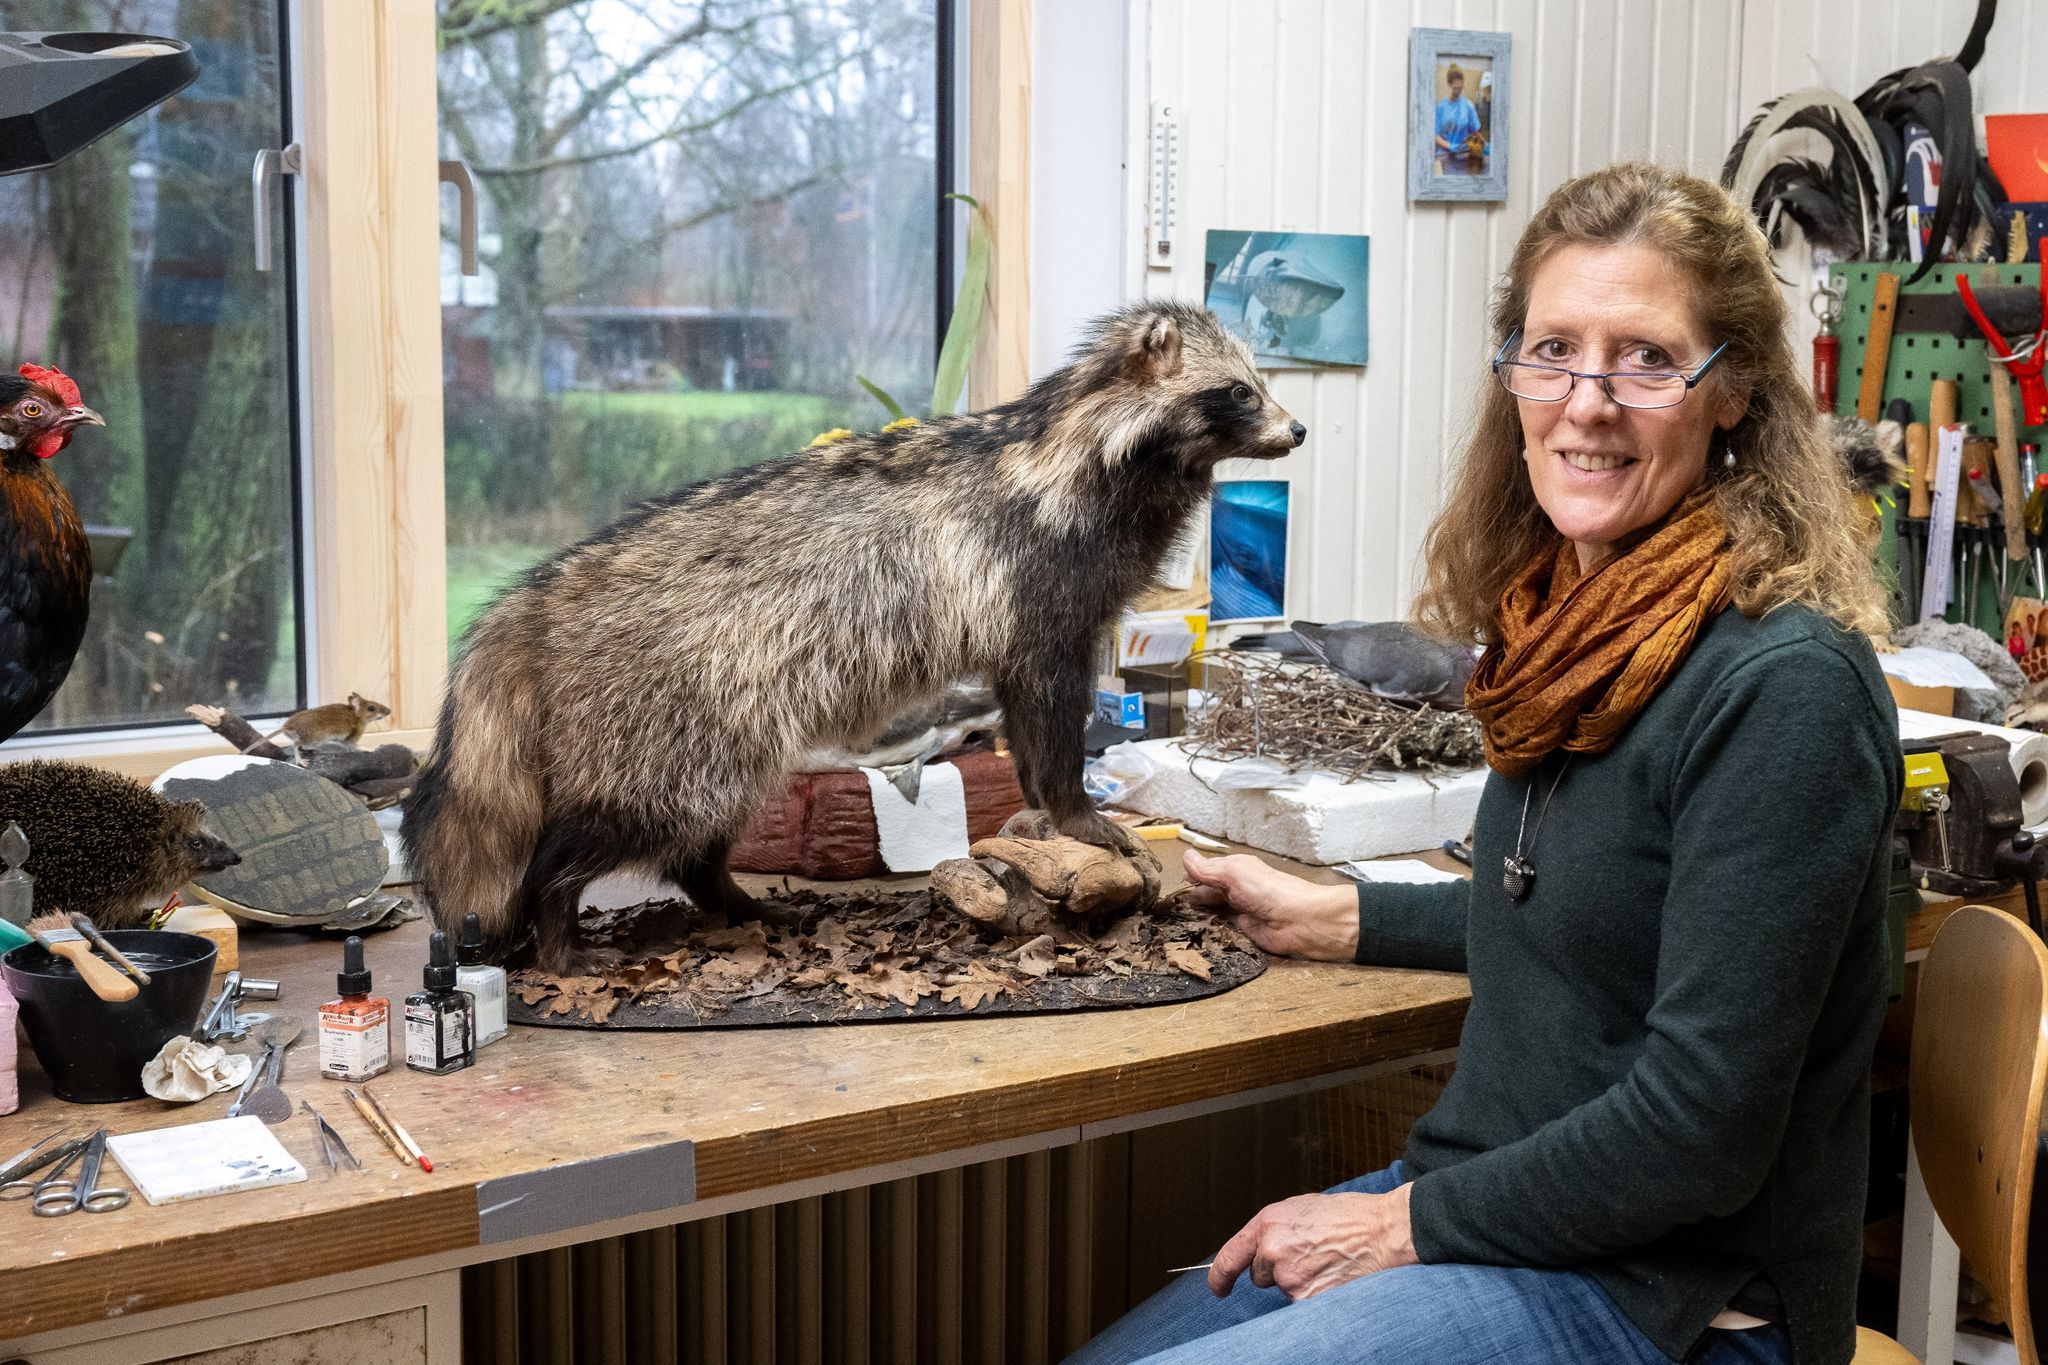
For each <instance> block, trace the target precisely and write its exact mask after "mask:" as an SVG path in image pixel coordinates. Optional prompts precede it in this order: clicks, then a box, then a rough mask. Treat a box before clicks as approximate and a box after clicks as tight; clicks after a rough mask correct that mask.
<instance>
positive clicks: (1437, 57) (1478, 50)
mask: <svg viewBox="0 0 2048 1365" xmlns="http://www.w3.org/2000/svg"><path fill="white" fill-rule="evenodd" d="M1508 46H1509V38H1508V35H1507V34H1505V33H1478V32H1471V31H1467V30H1463V29H1453V28H1418V29H1414V30H1412V31H1411V32H1410V33H1409V35H1408V197H1409V198H1410V199H1479V200H1486V199H1494V200H1500V199H1506V198H1507V197H1508V122H1509V120H1508V110H1509V105H1508V99H1509V92H1510V87H1509V85H1508Z"/></svg>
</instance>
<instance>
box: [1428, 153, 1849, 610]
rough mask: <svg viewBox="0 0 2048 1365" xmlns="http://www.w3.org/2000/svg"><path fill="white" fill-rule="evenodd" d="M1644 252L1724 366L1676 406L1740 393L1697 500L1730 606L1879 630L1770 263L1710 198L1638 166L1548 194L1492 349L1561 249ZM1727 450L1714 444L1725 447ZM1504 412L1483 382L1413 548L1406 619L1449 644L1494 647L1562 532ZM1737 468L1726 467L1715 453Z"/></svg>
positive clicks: (1498, 313) (1503, 295)
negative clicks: (1513, 593)
mask: <svg viewBox="0 0 2048 1365" xmlns="http://www.w3.org/2000/svg"><path fill="white" fill-rule="evenodd" d="M1618 245H1642V246H1647V247H1652V248H1654V249H1656V250H1657V251H1659V252H1661V253H1663V255H1664V257H1665V258H1666V259H1667V260H1669V261H1670V262H1671V265H1672V268H1673V273H1674V275H1676V276H1677V277H1678V279H1679V283H1680V284H1681V285H1682V287H1684V288H1685V290H1686V292H1687V294H1688V296H1689V297H1690V300H1691V303H1692V306H1693V308H1694V310H1695V314H1696V316H1697V318H1698V320H1699V322H1700V324H1701V326H1702V328H1703V329H1704V331H1705V333H1706V335H1707V336H1708V338H1709V339H1710V340H1711V342H1712V343H1713V344H1717V345H1718V344H1721V343H1726V349H1725V350H1724V351H1722V353H1721V359H1720V361H1719V362H1718V363H1717V364H1716V365H1715V366H1714V369H1713V370H1712V371H1710V372H1709V373H1708V375H1707V378H1706V381H1705V382H1704V383H1703V384H1702V386H1701V389H1700V391H1699V392H1698V393H1697V394H1695V395H1694V396H1693V398H1692V399H1690V400H1688V401H1698V399H1700V398H1707V399H1709V400H1712V399H1713V398H1716V397H1719V396H1724V395H1726V394H1729V393H1735V394H1742V393H1747V394H1748V406H1747V408H1746V410H1745V411H1744V412H1743V415H1742V418H1741V420H1740V421H1739V422H1737V423H1736V425H1735V427H1734V428H1733V429H1732V430H1730V431H1728V432H1725V433H1724V432H1720V431H1718V430H1717V431H1716V434H1715V439H1714V441H1713V443H1712V448H1711V449H1710V450H1709V452H1708V455H1707V462H1706V476H1707V485H1708V487H1709V488H1710V489H1711V490H1712V492H1713V495H1714V500H1715V502H1716V503H1717V504H1718V505H1719V507H1720V510H1721V515H1722V517H1723V518H1724V519H1725V520H1726V522H1727V523H1728V531H1729V535H1730V537H1731V540H1732V548H1731V554H1732V556H1733V560H1734V571H1735V578H1734V582H1735V605H1736V606H1737V607H1738V608H1740V609H1741V610H1742V611H1743V612H1744V613H1745V614H1746V615H1749V616H1761V615H1763V614H1764V613H1765V612H1768V611H1770V610H1772V609H1774V608H1777V607H1782V606H1787V605H1790V604H1792V603H1799V604H1802V605H1804V606H1808V607H1811V608H1812V609H1813V610H1815V611H1817V612H1819V613H1821V614H1822V615H1823V616H1827V617H1829V618H1830V619H1832V620H1834V621H1837V622H1839V623H1840V624H1842V625H1843V626H1845V627H1848V628H1849V629H1851V630H1863V631H1869V632H1873V633H1875V632H1879V631H1882V630H1884V629H1885V626H1886V624H1887V621H1886V613H1885V590H1884V587H1883V585H1882V584H1881V583H1880V581H1879V579H1878V576H1877V573H1876V571H1875V569H1874V568H1873V566H1872V562H1871V555H1870V542H1869V538H1868V533H1867V530H1866V525H1867V521H1866V518H1867V515H1868V514H1867V511H1866V510H1865V509H1863V508H1862V507H1861V506H1859V503H1858V499H1857V498H1856V496H1855V494H1854V492H1853V490H1852V489H1851V487H1850V483H1849V478H1848V474H1847V472H1846V471H1845V470H1844V468H1843V467H1842V463H1841V461H1840V459H1839V458H1838V457H1837V456H1836V455H1835V453H1834V451H1833V449H1832V448H1831V446H1830V444H1829V442H1828V439H1827V437H1826V435H1825V433H1824V432H1823V429H1822V426H1821V424H1820V423H1819V422H1818V421H1817V420H1816V419H1815V414H1814V406H1813V394H1812V392H1811V391H1810V390H1809V389H1808V388H1807V387H1806V383H1805V379H1804V377H1803V376H1802V374H1801V372H1800V368H1799V364H1798V361H1797V360H1796V359H1795V358H1794V356H1793V352H1792V345H1791V340H1790V336H1789V334H1788V330H1787V327H1786V321H1787V313H1786V307H1785V301H1784V298H1783V296H1782V295H1781V294H1780V293H1779V292H1778V285H1777V281H1776V279H1775V277H1774V275H1773V272H1772V269H1771V255H1770V248H1769V246H1768V245H1767V244H1766V243H1765V241H1764V235H1763V232H1762V231H1761V230H1760V229H1759V228H1758V227H1757V224H1756V221H1755V220H1754V219H1753V218H1751V217H1750V215H1749V213H1748V211H1747V210H1746V209H1744V208H1743V207H1742V206H1741V205H1740V204H1738V203H1736V202H1735V201H1734V200H1733V199H1731V198H1730V197H1729V196H1728V194H1727V193H1726V192H1725V191H1724V190H1722V189H1721V187H1720V186H1718V185H1715V184H1712V183H1710V182H1708V181H1705V180H1701V179H1699V178H1698V177H1697V176H1691V175H1687V174H1685V173H1683V172H1681V171H1674V170H1668V169H1666V168H1664V167H1661V166H1656V165H1652V164H1650V163H1648V162H1623V163H1620V164H1618V165H1613V166H1609V167H1607V168H1606V169H1604V170H1598V171H1594V172H1592V173H1591V174H1588V175H1582V176H1580V177H1578V178H1577V179H1575V180H1570V181H1567V182H1566V183H1565V184H1563V185H1561V186H1559V187H1558V188H1557V190H1556V191H1554V192H1553V193H1552V194H1551V196H1550V197H1549V198H1548V199H1547V200H1545V201H1544V203H1543V207H1542V208H1540V209H1538V210H1537V212H1536V216H1535V217H1533V218H1531V219H1530V220H1529V225H1528V226H1527V227H1526V228H1524V229H1523V230H1522V237H1521V240H1520V241H1519V242H1518V243H1516V245H1515V254H1514V259H1513V260H1511V261H1510V262H1509V264H1508V272H1507V277H1506V278H1505V279H1504V280H1502V281H1501V284H1500V287H1499V288H1498V289H1497V290H1496V291H1495V295H1494V304H1493V335H1492V339H1491V341H1490V343H1489V345H1490V346H1491V347H1492V348H1493V349H1495V350H1497V349H1498V348H1499V347H1500V346H1501V344H1502V343H1503V342H1504V341H1505V340H1506V338H1507V336H1508V334H1509V333H1510V332H1512V331H1514V330H1515V329H1516V328H1517V327H1520V326H1521V325H1522V319H1523V317H1524V316H1525V315H1526V314H1527V311H1528V306H1529V289H1530V283H1531V281H1532V280H1533V279H1534V278H1535V275H1536V271H1537V268H1538V267H1540V266H1541V265H1542V264H1543V263H1544V262H1545V261H1546V260H1548V259H1549V258H1550V257H1551V255H1552V254H1553V253H1555V252H1556V251H1558V250H1559V249H1560V248H1563V247H1567V246H1618ZM1724 442H1725V444H1724ZM1522 448H1523V438H1522V423H1521V418H1520V415H1519V413H1518V411H1517V409H1516V405H1515V399H1514V397H1513V395H1511V394H1509V393H1508V392H1507V391H1506V390H1505V389H1503V388H1501V386H1500V385H1499V384H1498V383H1496V382H1494V380H1493V379H1492V377H1491V376H1488V378H1487V381H1486V390H1485V397H1484V399H1483V400H1482V402H1481V404H1480V409H1479V420H1478V425H1477V427H1476V429H1475V430H1474V431H1473V434H1472V438H1471V440H1470V441H1469V442H1468V443H1467V444H1466V446H1465V451H1464V455H1463V457H1462V459H1461V461H1460V463H1459V465H1458V467H1457V472H1456V475H1455V478H1454V480H1453V485H1452V488H1451V492H1450V498H1449V500H1448V501H1447V502H1446V503H1445V505H1444V510H1443V511H1442V512H1441V513H1439V514H1438V516H1437V518H1436V520H1435V522H1434V523H1432V524H1431V526H1430V528H1429V534H1428V536H1427V538H1426V539H1425V541H1424V543H1423V583H1422V591H1421V593H1420V594H1419V595H1418V596H1417V598H1416V602H1415V610H1414V616H1415V619H1416V621H1417V622H1418V623H1420V624H1421V625H1423V626H1425V627H1427V628H1429V629H1431V630H1434V631H1438V632H1441V633H1442V634H1444V635H1445V636H1447V637H1449V638H1452V639H1459V640H1471V639H1477V640H1480V641H1483V642H1486V643H1489V644H1491V643H1493V642H1495V641H1497V640H1499V639H1500V618H1499V611H1500V597H1501V593H1502V591H1503V590H1504V589H1505V588H1506V586H1507V583H1508V580H1509V579H1510V578H1512V577H1513V576H1514V575H1515V573H1516V572H1517V571H1518V570H1520V569H1521V568H1522V566H1523V565H1525V564H1527V563H1528V562H1529V560H1530V558H1531V557H1532V556H1533V555H1535V554H1536V553H1538V552H1539V551H1542V550H1546V549H1549V548H1551V547H1554V546H1555V545H1556V544H1557V538H1558V532H1557V530H1556V528H1555V527H1553V526H1552V525H1551V524H1550V518H1549V517H1548V516H1546V515H1545V514H1544V512H1543V509H1542V507H1541V506H1540V505H1538V503H1537V501H1536V494H1535V490H1534V489H1533V488H1532V487H1531V485H1530V482H1529V474H1528V470H1527V469H1526V467H1525V466H1524V463H1523V459H1522ZM1728 450H1732V451H1733V452H1734V454H1735V464H1734V466H1733V467H1732V468H1729V467H1725V466H1724V464H1723V460H1722V456H1723V452H1724V451H1728Z"/></svg>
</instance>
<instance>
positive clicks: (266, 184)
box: [249, 142, 306, 273]
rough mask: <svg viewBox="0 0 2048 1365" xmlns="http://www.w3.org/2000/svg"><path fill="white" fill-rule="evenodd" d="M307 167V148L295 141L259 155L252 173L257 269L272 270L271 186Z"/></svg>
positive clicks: (250, 189)
mask: <svg viewBox="0 0 2048 1365" xmlns="http://www.w3.org/2000/svg"><path fill="white" fill-rule="evenodd" d="M305 168H306V156H305V149H304V148H302V147H301V146H299V144H298V143H296V142H294V143H292V144H291V145H290V146H289V147H285V148H283V149H279V148H276V147H265V148H264V149H263V150H262V151H260V152H258V153H256V164H255V166H254V167H253V168H251V170H250V172H249V192H250V198H251V200H252V202H253V203H254V204H255V209H256V269H257V270H259V271H263V272H266V273H267V272H268V271H269V269H270V220H271V218H272V217H273V214H272V212H271V208H270V187H271V185H272V184H273V183H275V182H276V180H277V177H279V176H280V175H297V174H298V173H299V172H300V171H302V170H304V169H305Z"/></svg>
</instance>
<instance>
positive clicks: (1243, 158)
mask: <svg viewBox="0 0 2048 1365" xmlns="http://www.w3.org/2000/svg"><path fill="white" fill-rule="evenodd" d="M1750 8H1759V7H1758V6H1750ZM1795 8H1796V7H1795ZM1147 9H1148V19H1147V26H1146V29H1145V30H1144V31H1142V32H1141V33H1140V34H1139V35H1138V37H1137V39H1136V41H1137V42H1138V43H1140V44H1142V46H1143V51H1142V53H1141V54H1140V60H1139V61H1138V62H1136V63H1135V64H1134V65H1135V68H1136V78H1137V79H1139V80H1141V81H1142V82H1143V84H1144V85H1145V87H1146V94H1147V97H1148V98H1149V99H1152V100H1168V101H1171V102H1172V103H1173V104H1174V105H1176V106H1177V107H1178V108H1179V109H1180V111H1181V118H1182V125H1181V127H1182V137H1183V143H1184V148H1185V152H1184V157H1183V163H1182V177H1181V190H1182V193H1181V206H1182V212H1181V234H1180V245H1179V246H1178V248H1177V250H1176V255H1178V256H1179V258H1180V260H1179V263H1178V264H1177V265H1176V266H1175V267H1174V268H1173V269H1171V270H1170V271H1169V270H1145V271H1144V272H1143V282H1142V286H1141V288H1142V292H1145V293H1148V294H1153V295H1162V294H1171V295H1176V296H1179V297H1183V298H1198V297H1199V296H1200V293H1201V285H1202V245H1203V235H1204V233H1205V232H1206V231H1207V230H1208V229H1210V228H1238V229H1286V230H1295V231H1309V232H1351V233H1366V234H1368V235H1370V236H1371V237H1372V360H1371V363H1370V364H1368V365H1367V366H1366V367H1365V368H1364V369H1362V370H1345V369H1326V370H1313V371H1291V372H1290V371H1280V372H1275V373H1274V374H1273V376H1272V384H1273V390H1274V394H1275V396H1276V398H1278V400H1279V401H1280V402H1281V403H1282V404H1284V405H1286V406H1287V407H1288V408H1289V409H1290V410H1291V411H1293V412H1294V414H1295V415H1296V416H1297V417H1299V418H1300V419H1301V420H1302V421H1303V422H1305V423H1306V424H1307V425H1308V427H1309V429H1310V437H1309V442H1308V444H1307V445H1306V446H1305V447H1304V448H1303V449H1302V450H1301V451H1300V452H1299V453H1297V454H1295V455H1293V456H1291V457H1289V458H1288V459H1286V460H1283V461H1280V462H1279V463H1278V464H1276V465H1272V466H1248V467H1239V468H1235V469H1232V470H1229V471H1226V473H1227V474H1238V475H1259V474H1267V475H1269V476H1278V477H1285V478H1287V479H1288V480H1289V481H1290V482H1291V483H1292V485H1293V502H1294V515H1293V530H1292V535H1293V543H1292V545H1291V546H1290V553H1291V569H1290V575H1289V583H1288V604H1287V605H1288V610H1289V613H1290V614H1294V615H1301V616H1308V617H1312V618H1317V619H1332V618H1338V617H1345V616H1357V617H1364V618H1368V619H1371V618H1387V617H1393V616H1398V615H1401V614H1402V613H1403V612H1405V610H1406V609H1407V606H1408V603H1409V601H1410V599H1411V598H1412V596H1413V593H1414V590H1415V570H1416V561H1417V555H1418V552H1419V550H1420V548H1421V542H1422V536H1423V533H1424V531H1425V530H1426V529H1427V528H1428V525H1429V522H1430V519H1431V518H1432V517H1433V516H1434V515H1435V513H1436V510H1437V508H1438V506H1439V505H1440V501H1441V498H1442V495H1443V473H1444V470H1445V468H1446V467H1447V464H1448V461H1449V459H1450V457H1451V455H1452V454H1453V453H1454V452H1455V450H1456V448H1457V446H1458V443H1459V442H1460V441H1461V440H1462V439H1463V438H1464V436H1465V435H1466V434H1467V433H1468V431H1469V429H1470V418H1471V414H1472V412H1473V410H1474V401H1475V397H1476V395H1477V393H1478V392H1479V386H1480V385H1481V384H1482V382H1483V381H1484V379H1485V361H1486V359H1487V343H1486V308H1487V304H1488V299H1489V296H1490V293H1491V290H1492V287H1493V284H1494V281H1495V280H1496V278H1497V277H1498V275H1499V273H1500V271H1501V269H1502V268H1503V267H1504V265H1505V264H1506V260H1507V256H1508V254H1509V253H1510V252H1511V251H1512V250H1513V247H1514V241H1515V237H1516V235H1517V233H1518V232H1519V231H1520V229H1521V226H1522V224H1523V223H1524V222H1525V221H1526V220H1527V218H1528V215H1529V213H1530V211H1531V209H1532V207H1533V206H1534V205H1535V204H1536V203H1537V202H1539V201H1540V199H1541V197H1542V196H1543V195H1544V194H1547V193H1548V192H1549V191H1550V190H1551V189H1552V188H1554V187H1555V186H1556V185H1557V184H1558V183H1559V182H1560V181H1561V180H1563V179H1565V178H1567V177H1568V176H1570V175H1572V174H1575V173H1576V172H1578V171H1580V170H1585V169H1590V168H1592V167H1595V166H1599V165H1604V164H1605V163H1607V162H1608V161H1611V160H1613V159H1615V158H1616V157H1622V156H1654V157H1656V158H1658V159H1660V160H1664V161H1667V162H1672V163H1676V164H1683V165H1687V166H1689V167H1691V168H1692V169H1695V170H1700V171H1704V172H1707V173H1712V172H1713V171H1715V170H1716V169H1718V166H1719V163H1720V160H1721V158H1722V156H1723V155H1724V154H1725V153H1726V151H1727V147H1728V144H1729V141H1730V139H1731V138H1732V137H1733V135H1734V132H1735V130H1736V128H1737V126H1738V111H1739V104H1738V94H1737V90H1736V88H1735V86H1736V67H1737V65H1738V60H1739V58H1740V57H1741V55H1742V53H1743V51H1744V47H1743V28H1742V16H1743V11H1744V6H1743V5H1742V4H1739V3H1731V2H1730V0H1450V2H1449V3H1445V2H1444V0H1435V2H1434V3H1423V2H1422V0H1412V2H1411V3H1398V2H1396V0H1178V2H1176V0H1150V3H1149V5H1148V7H1147ZM1417 26H1429V27H1441V28H1471V29H1487V30H1501V31H1506V32H1508V33H1510V34H1512V35H1513V36H1514V57H1513V63H1514V65H1513V72H1512V78H1511V79H1512V84H1513V107H1512V108H1511V109H1510V111H1509V117H1510V119H1511V121H1512V124H1511V131H1512V144H1513V164H1512V165H1511V166H1510V173H1509V197H1508V200H1507V202H1506V203H1505V204H1485V205H1480V204H1434V203H1413V204H1411V203H1410V202H1409V201H1408V188H1407V178H1408V160H1407V136H1408V32H1409V29H1410V28H1411V27H1417ZM1133 106H1134V107H1137V108H1142V107H1144V105H1143V104H1142V103H1140V102H1139V101H1137V100H1133ZM1145 131H1146V130H1145V129H1144V128H1143V127H1137V128H1133V129H1132V130H1131V138H1132V142H1131V146H1130V152H1129V156H1130V158H1131V167H1132V171H1133V173H1134V174H1142V168H1143V167H1144V165H1145V160H1144V158H1143V155H1142V151H1143V138H1144V136H1145Z"/></svg>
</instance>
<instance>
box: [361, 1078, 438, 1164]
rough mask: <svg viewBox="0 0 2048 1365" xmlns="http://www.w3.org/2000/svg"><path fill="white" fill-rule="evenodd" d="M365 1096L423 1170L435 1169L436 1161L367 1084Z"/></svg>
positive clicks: (364, 1088)
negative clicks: (373, 1093)
mask: <svg viewBox="0 0 2048 1365" xmlns="http://www.w3.org/2000/svg"><path fill="white" fill-rule="evenodd" d="M363 1098H364V1099H366V1100H368V1101H369V1102H370V1107H371V1108H372V1109H374V1110H376V1111H377V1115H378V1117H379V1118H382V1119H383V1120H384V1122H386V1123H387V1124H389V1125H391V1131H392V1132H394V1133H396V1134H397V1135H398V1140H399V1142H400V1143H401V1144H402V1145H403V1146H404V1147H405V1150H406V1151H407V1152H409V1153H410V1154H411V1156H412V1159H413V1160H414V1161H417V1162H419V1164H420V1169H421V1170H423V1171H431V1170H433V1169H434V1163H433V1162H431V1161H429V1160H427V1154H426V1153H425V1152H422V1151H421V1150H420V1145H419V1144H418V1143H417V1142H414V1141H413V1140H412V1134H411V1133H408V1132H406V1131H405V1129H404V1127H403V1126H401V1125H400V1124H399V1122H398V1120H397V1119H395V1118H393V1117H391V1111H390V1110H389V1109H386V1108H385V1107H384V1101H382V1100H380V1099H378V1098H377V1097H376V1096H375V1095H372V1094H371V1093H370V1087H369V1086H367V1085H366V1086H364V1087H363Z"/></svg>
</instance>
